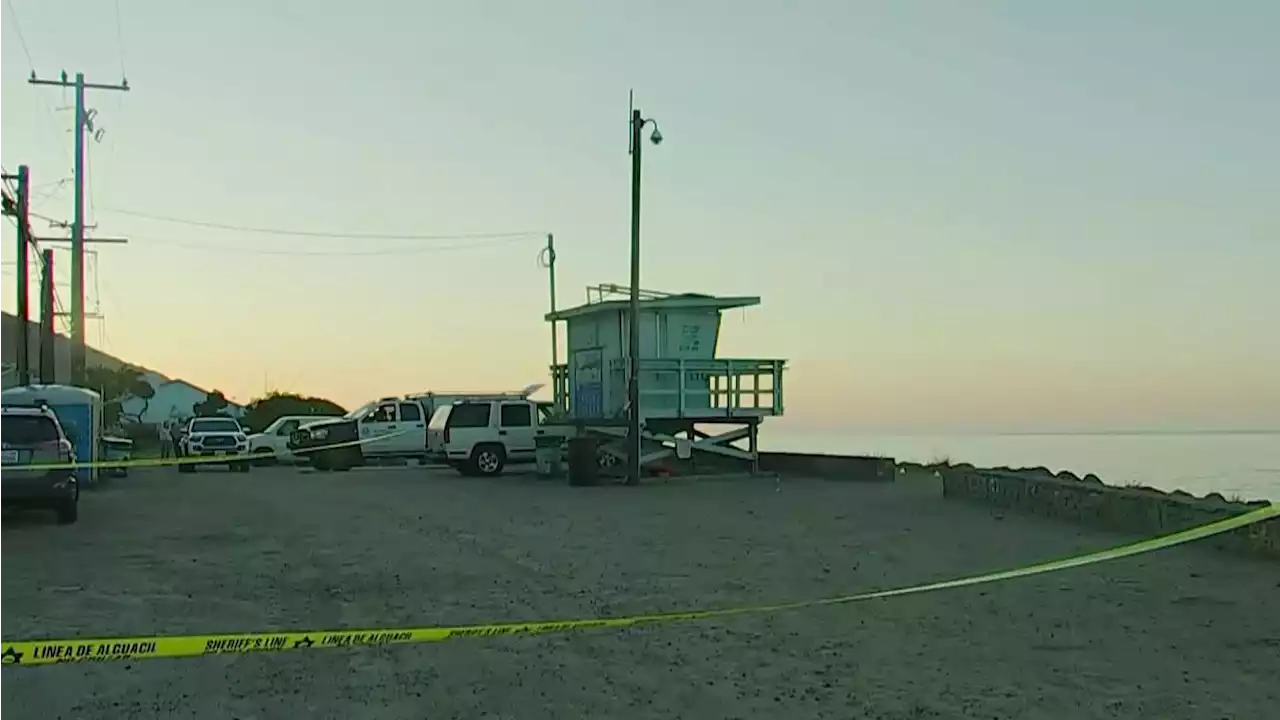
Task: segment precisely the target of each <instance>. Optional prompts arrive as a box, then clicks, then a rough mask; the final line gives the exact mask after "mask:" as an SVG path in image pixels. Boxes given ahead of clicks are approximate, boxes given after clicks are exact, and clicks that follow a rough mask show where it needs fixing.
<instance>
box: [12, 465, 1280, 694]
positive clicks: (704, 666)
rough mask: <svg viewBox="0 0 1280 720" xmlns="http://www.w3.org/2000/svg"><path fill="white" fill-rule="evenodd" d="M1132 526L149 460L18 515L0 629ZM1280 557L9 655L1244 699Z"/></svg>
mask: <svg viewBox="0 0 1280 720" xmlns="http://www.w3.org/2000/svg"><path fill="white" fill-rule="evenodd" d="M1122 542H1125V539H1124V538H1121V537H1117V536H1113V535H1106V534H1102V533H1098V532H1095V531H1090V530H1083V529H1079V528H1074V527H1071V526H1067V525H1063V524H1057V523H1053V522H1049V521H1044V520H1038V519H1033V518H1023V517H1015V516H1006V517H1001V516H999V515H997V514H995V513H993V512H992V511H990V510H986V509H982V508H976V507H970V506H965V505H959V504H954V503H952V502H949V501H944V500H942V499H941V497H940V495H939V493H938V491H937V489H936V488H935V487H933V485H932V483H930V482H927V481H919V482H912V483H904V484H899V485H898V486H884V485H880V486H871V485H857V484H848V483H837V482H829V481H816V480H813V481H807V480H785V481H783V482H782V483H780V484H775V483H774V482H773V481H772V480H746V481H736V482H728V481H717V482H706V483H673V484H669V485H657V486H645V487H641V488H618V487H603V488H590V489H586V488H570V487H567V486H564V485H560V484H548V483H546V482H542V481H538V480H535V479H534V478H532V477H530V476H508V477H504V478H499V479H494V480H484V479H475V478H463V477H461V476H458V475H456V474H454V473H452V472H451V471H437V470H427V469H421V468H416V467H410V468H387V469H380V468H379V469H360V470H356V471H353V472H350V473H313V472H310V471H304V470H297V469H265V470H264V469H255V470H254V471H253V472H252V473H249V474H243V475H242V474H230V473H225V472H222V471H217V470H209V471H202V472H200V473H198V474H196V475H179V474H178V473H177V472H174V471H171V470H155V471H147V472H138V473H135V474H134V475H133V476H132V477H129V478H126V479H120V480H113V481H111V484H110V485H109V486H108V487H106V488H102V489H99V490H96V491H94V492H91V493H86V494H85V496H84V499H83V506H82V515H81V521H80V522H79V523H78V524H76V525H74V526H69V527H59V526H56V525H54V524H53V521H52V519H50V518H45V517H44V516H42V515H39V514H22V515H19V516H6V518H5V521H4V531H3V581H4V583H3V585H4V586H3V635H4V637H5V638H6V639H37V638H82V637H83V638H89V637H110V636H117V635H151V634H194V633H211V632H245V631H265V630H285V629H306V630H310V629H338V628H356V627H359V628H366V627H403V626H425V625H436V624H446V625H457V624H468V623H483V622H496V621H517V620H526V619H560V618H568V617H595V616H604V615H622V614H631V613H649V612H656V611H666V610H676V609H682V608H690V607H706V606H722V605H732V604H739V603H759V602H768V601H783V600H801V599H809V598H816V597H824V596H833V595H842V594H848V593H854V592H859V591H865V590H872V589H881V588H888V587H895V586H903V585H909V584H915V583H921V582H927V581H935V580H940V579H946V578H952V577H956V576H960V575H967V574H972V573H977V572H982V571H988V570H995V569H1004V568H1008V567H1012V566H1017V565H1022V564H1027V563H1031V562H1034V561H1038V560H1044V559H1049V558H1054V557H1061V556H1064V555H1069V554H1075V553H1078V552H1081V551H1085V550H1090V549H1097V548H1101V547H1107V546H1112V545H1117V544H1120V543H1122ZM1277 678H1280V566H1277V565H1276V564H1266V563H1262V562H1258V561H1248V560H1240V559H1235V558H1232V557H1229V556H1225V555H1222V554H1219V553H1216V552H1213V551H1211V550H1209V549H1207V548H1196V547H1186V548H1176V549H1172V550H1167V551H1162V552H1159V553H1154V554H1151V555H1146V556H1142V557H1137V558H1130V559H1126V560H1121V561H1117V562H1114V563H1110V564H1106V565H1100V566H1094V567H1090V568H1084V569H1077V570H1071V571H1066V572H1062V573H1057V574H1051V575H1046V576H1040V577H1035V578H1029V579H1023V580H1017V581H1009V582H1004V583H1001V584H993V585H986V586H980V587H972V588H966V589H960V590H953V591H945V592H939V593H934V594H927V595H918V596H911V597H901V598H896V599H891V600H880V601H871V602H864V603H859V604H853V605H844V606H832V607H823V608H816V609H809V610H801V611H791V612H785V613H779V614H774V615H754V616H739V617H733V618H725V619H719V620H714V621H705V622H686V623H672V624H669V625H662V626H646V627H639V628H633V629H628V630H624V631H610V630H592V631H584V632H576V633H568V634H561V635H544V636H532V637H508V638H498V639H483V638H472V639H463V640H454V641H449V642H445V643H438V644H430V645H412V646H399V647H384V648H373V649H328V650H322V651H310V652H288V653H275V654H258V655H239V656H220V657H204V658H182V659H163V660H144V661H125V662H117V663H103V664H85V665H60V666H46V667H34V668H14V667H6V668H5V669H4V671H3V702H4V704H3V710H4V712H5V718H6V720H20V719H25V718H32V719H33V720H34V719H36V718H39V719H40V720H50V719H52V718H68V719H70V718H156V717H162V718H167V717H175V718H209V719H211V720H212V719H215V718H216V719H218V720H222V719H224V718H242V719H247V718H287V719H293V718H342V719H343V720H347V719H351V718H379V719H381V718H397V719H398V718H414V719H421V718H427V717H430V718H454V717H456V718H520V719H521V720H524V719H529V718H570V717H581V718H588V717H589V718H604V717H609V718H673V717H685V718H699V719H701V718H895V719H896V718H903V719H905V718H986V719H991V718H1019V719H1021V718H1043V719H1045V720H1064V719H1069V718H1161V719H1162V720H1171V719H1173V718H1196V719H1202V718H1240V719H1253V718H1258V719H1261V718H1264V717H1269V716H1273V714H1274V712H1275V708H1276V707H1277V704H1278V703H1280V682H1277Z"/></svg>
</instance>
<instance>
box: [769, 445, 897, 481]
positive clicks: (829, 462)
mask: <svg viewBox="0 0 1280 720" xmlns="http://www.w3.org/2000/svg"><path fill="white" fill-rule="evenodd" d="M760 470H761V471H763V472H776V473H782V474H785V475H791V476H793V477H811V478H827V479H831V480H851V481H855V482H893V480H894V478H895V477H896V476H897V474H898V469H897V465H896V464H895V463H894V461H893V458H885V457H859V456H852V455H815V454H809V453H788V452H762V453H760Z"/></svg>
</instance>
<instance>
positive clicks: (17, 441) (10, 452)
mask: <svg viewBox="0 0 1280 720" xmlns="http://www.w3.org/2000/svg"><path fill="white" fill-rule="evenodd" d="M0 422H2V423H3V426H2V427H0V430H3V432H0V446H3V468H4V472H3V474H2V475H0V487H3V500H4V504H5V505H18V506H26V507H37V508H47V509H50V510H53V511H54V512H55V513H57V515H58V522H59V523H60V524H63V525H66V524H69V523H73V522H75V521H76V518H77V517H78V516H79V504H80V486H79V484H78V483H77V482H76V475H75V470H73V469H72V468H71V467H70V463H72V462H73V461H74V458H75V453H74V452H72V447H71V441H70V440H68V439H67V435H66V433H64V432H63V431H62V424H61V423H59V422H58V416H57V415H54V414H53V411H52V410H50V409H48V408H45V407H6V408H3V410H2V411H0ZM48 465H55V466H61V467H54V468H48V467H42V466H48Z"/></svg>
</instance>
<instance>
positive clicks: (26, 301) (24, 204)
mask: <svg viewBox="0 0 1280 720" xmlns="http://www.w3.org/2000/svg"><path fill="white" fill-rule="evenodd" d="M4 179H5V180H14V181H16V183H17V191H16V193H15V194H16V195H17V197H16V198H14V205H15V207H14V208H13V209H12V210H13V212H12V214H13V215H14V218H15V220H16V221H17V224H18V267H17V270H18V283H17V284H18V328H19V330H18V384H19V385H30V384H31V334H30V333H31V328H30V325H31V292H30V291H31V287H30V285H31V276H30V274H29V273H28V267H27V262H28V261H27V246H28V245H29V244H30V243H31V241H32V238H31V224H30V223H31V218H30V216H29V211H30V208H31V172H30V169H29V168H28V167H27V166H26V165H19V166H18V173H17V174H16V175H5V176H4ZM5 214H6V215H7V214H9V213H8V212H6V213H5Z"/></svg>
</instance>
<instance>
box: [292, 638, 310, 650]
mask: <svg viewBox="0 0 1280 720" xmlns="http://www.w3.org/2000/svg"><path fill="white" fill-rule="evenodd" d="M312 645H315V642H314V641H313V640H312V639H311V637H310V636H306V637H303V638H302V639H301V640H295V641H294V643H293V646H294V647H295V648H309V647H311V646H312Z"/></svg>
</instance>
